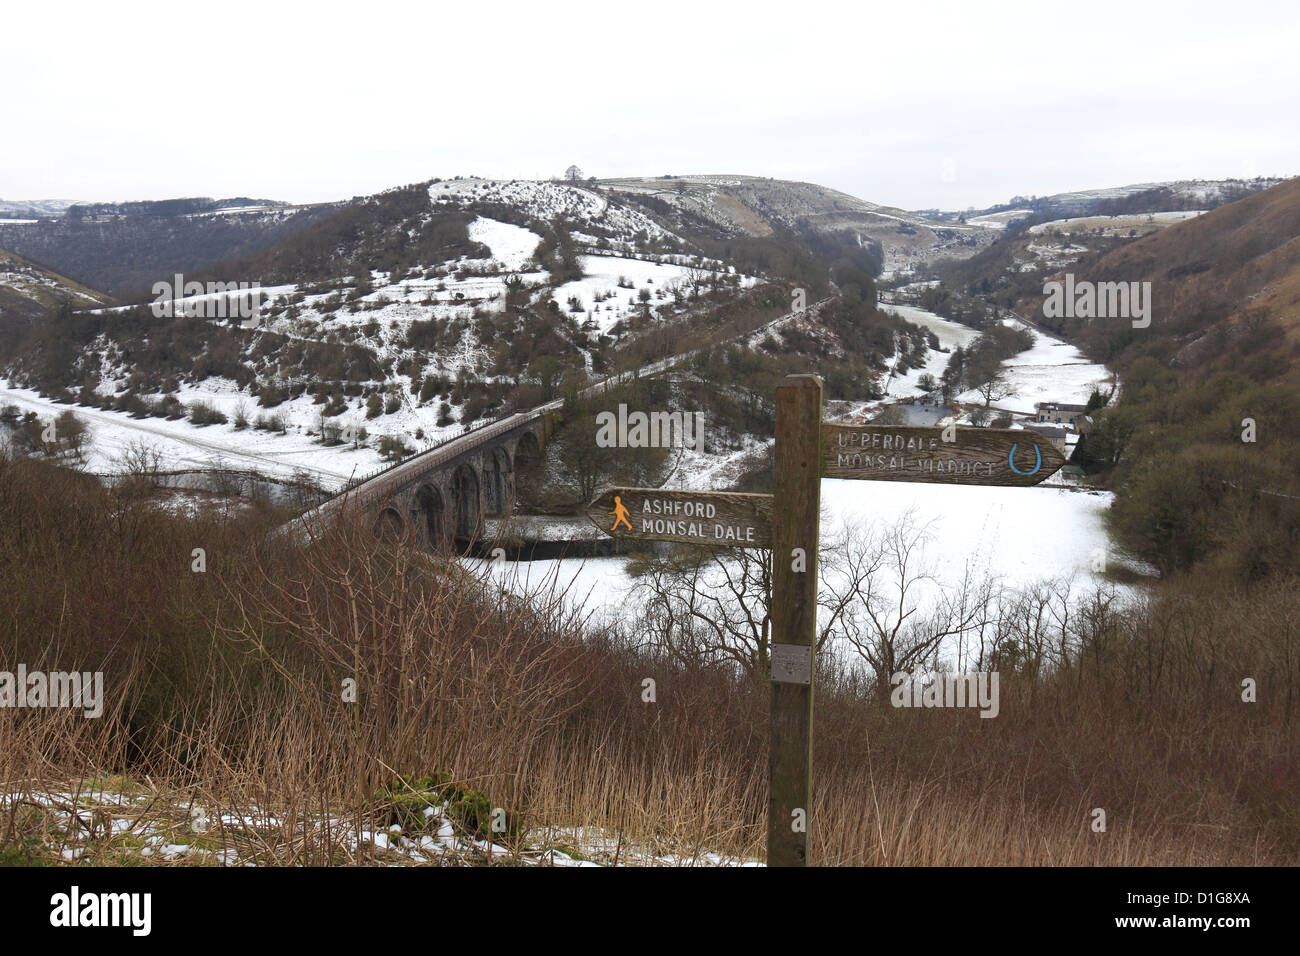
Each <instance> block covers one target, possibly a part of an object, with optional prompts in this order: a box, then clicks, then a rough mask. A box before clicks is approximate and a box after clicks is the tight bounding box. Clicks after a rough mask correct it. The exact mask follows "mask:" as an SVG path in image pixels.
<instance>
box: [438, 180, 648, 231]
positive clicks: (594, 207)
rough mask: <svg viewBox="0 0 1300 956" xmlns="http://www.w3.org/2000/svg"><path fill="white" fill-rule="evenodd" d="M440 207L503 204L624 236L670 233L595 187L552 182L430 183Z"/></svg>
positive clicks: (536, 214)
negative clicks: (612, 199) (607, 196)
mask: <svg viewBox="0 0 1300 956" xmlns="http://www.w3.org/2000/svg"><path fill="white" fill-rule="evenodd" d="M429 199H430V200H431V201H432V202H433V204H434V206H435V207H437V206H438V205H439V204H443V205H448V204H450V205H458V206H459V205H467V204H471V203H502V204H505V205H508V206H513V207H515V208H517V209H521V210H523V211H524V212H525V213H526V214H527V215H529V216H531V217H533V218H535V219H542V220H546V221H548V222H550V221H555V220H557V219H567V220H570V221H577V222H580V223H588V224H590V225H596V226H600V227H602V228H604V229H609V230H613V231H614V232H615V233H617V234H618V235H620V236H628V237H630V236H632V235H635V234H636V233H638V232H644V233H645V234H646V235H647V236H649V238H651V239H658V238H663V237H667V236H669V235H670V233H668V232H667V231H666V230H665V229H663V228H662V227H661V226H659V224H658V223H656V222H655V221H654V220H653V219H651V218H650V217H648V216H646V215H644V214H643V213H640V212H637V211H636V210H634V209H629V208H628V207H626V206H623V205H621V204H617V205H615V204H611V203H610V202H609V200H608V199H606V198H605V197H604V196H603V195H601V194H600V193H599V192H597V191H596V190H595V189H592V188H584V187H582V186H577V185H571V184H568V183H554V182H548V181H529V180H502V179H448V180H443V181H442V182H437V183H433V184H432V185H431V186H429Z"/></svg>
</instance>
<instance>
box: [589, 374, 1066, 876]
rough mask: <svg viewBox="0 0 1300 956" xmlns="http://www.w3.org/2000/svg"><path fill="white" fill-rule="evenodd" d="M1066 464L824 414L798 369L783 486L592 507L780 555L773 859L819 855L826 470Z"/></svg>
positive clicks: (595, 516) (622, 522) (898, 476)
mask: <svg viewBox="0 0 1300 956" xmlns="http://www.w3.org/2000/svg"><path fill="white" fill-rule="evenodd" d="M1063 464H1065V459H1064V457H1063V456H1062V455H1061V453H1060V452H1059V451H1057V450H1056V448H1055V447H1054V446H1053V445H1052V444H1051V442H1049V441H1048V440H1047V439H1046V438H1044V437H1043V436H1042V435H1038V434H1036V433H1034V432H1032V431H1027V430H1017V429H992V428H957V427H956V426H948V427H942V428H941V427H897V428H896V427H893V426H889V425H841V424H837V423H834V422H825V423H823V422H822V384H821V379H820V378H818V377H817V376H816V375H788V376H786V378H785V379H784V381H782V383H781V384H780V385H779V386H778V387H777V389H776V447H775V450H774V452H773V475H772V478H773V492H774V494H771V495H751V494H736V493H731V492H713V491H681V490H661V489H657V488H611V489H609V490H608V491H606V492H604V493H603V494H601V495H600V497H598V498H597V499H596V500H595V501H593V502H592V503H591V504H590V505H588V507H587V515H588V517H590V518H591V520H592V521H593V522H595V523H596V525H597V527H599V528H600V529H601V530H603V531H604V532H605V533H607V534H610V535H612V536H614V537H618V538H640V539H649V540H654V541H677V542H681V543H684V544H703V545H711V546H715V547H718V546H720V547H732V548H766V549H769V550H771V552H772V607H771V618H772V644H771V683H772V710H771V714H772V739H771V745H770V746H771V749H770V756H769V774H770V786H769V795H768V815H767V864H768V866H805V865H807V862H808V827H809V825H810V823H811V817H812V813H811V804H812V728H813V675H814V671H815V645H816V640H817V551H818V536H819V534H820V531H819V517H820V509H821V480H822V478H851V479H866V480H869V481H919V482H942V483H944V484H958V485H1002V486H1006V487H1026V486H1029V485H1036V484H1038V483H1039V482H1041V481H1043V480H1044V479H1045V478H1048V477H1049V476H1051V475H1052V474H1054V473H1055V472H1056V471H1057V470H1058V469H1059V468H1060V467H1061V466H1062V465H1063ZM778 502H779V505H778V504H777V503H778Z"/></svg>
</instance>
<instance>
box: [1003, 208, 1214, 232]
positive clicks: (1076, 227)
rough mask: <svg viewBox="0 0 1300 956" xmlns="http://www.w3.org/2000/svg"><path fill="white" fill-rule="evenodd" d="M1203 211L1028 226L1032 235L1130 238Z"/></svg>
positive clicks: (1181, 220)
mask: <svg viewBox="0 0 1300 956" xmlns="http://www.w3.org/2000/svg"><path fill="white" fill-rule="evenodd" d="M1204 212H1205V210H1204V209H1185V210H1175V211H1169V212H1152V213H1145V212H1144V213H1131V214H1127V215H1122V216H1077V217H1074V218H1071V219H1053V220H1052V221H1051V222H1040V223H1037V224H1035V225H1033V226H1030V227H1029V230H1028V231H1029V234H1030V235H1035V236H1039V235H1051V234H1053V233H1056V234H1060V235H1071V234H1075V233H1084V232H1087V233H1091V232H1097V231H1100V232H1101V233H1102V234H1103V235H1108V236H1115V235H1127V234H1128V233H1129V231H1130V230H1132V229H1136V230H1137V231H1138V232H1139V233H1145V232H1151V231H1153V230H1155V229H1161V228H1164V227H1165V226H1170V225H1173V224H1174V223H1176V222H1184V221H1185V220H1188V219H1195V218H1196V217H1197V216H1200V215H1203V214H1204Z"/></svg>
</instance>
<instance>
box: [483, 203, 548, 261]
mask: <svg viewBox="0 0 1300 956" xmlns="http://www.w3.org/2000/svg"><path fill="white" fill-rule="evenodd" d="M469 237H470V239H472V240H473V241H474V242H481V243H482V244H483V245H485V246H487V247H488V248H489V249H491V250H492V258H493V259H495V260H496V261H497V262H499V263H501V267H502V268H503V269H508V270H510V271H511V272H518V271H519V270H521V269H522V268H523V266H524V263H525V262H527V261H528V260H529V259H531V258H532V257H533V253H534V252H536V251H537V245H538V243H540V242H541V241H542V237H541V236H539V235H538V234H537V233H535V232H533V231H532V230H530V229H525V228H524V227H523V226H515V225H512V224H510V223H508V222H497V221H496V220H495V219H486V218H484V217H483V216H479V217H478V218H476V219H475V220H474V221H473V222H471V223H470V224H469Z"/></svg>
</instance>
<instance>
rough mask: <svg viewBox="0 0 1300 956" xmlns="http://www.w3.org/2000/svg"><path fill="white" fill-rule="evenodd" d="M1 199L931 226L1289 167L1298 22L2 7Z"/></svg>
mask: <svg viewBox="0 0 1300 956" xmlns="http://www.w3.org/2000/svg"><path fill="white" fill-rule="evenodd" d="M4 21H5V23H4V42H3V48H4V53H3V55H2V56H0V89H2V90H4V91H5V95H4V97H3V104H4V105H3V110H2V112H0V115H2V116H3V129H4V133H3V136H2V137H0V199H7V200H13V199H49V198H58V199H81V200H129V199H163V198H168V197H174V196H213V197H223V196H254V197H262V198H272V199H284V200H290V201H315V200H326V199H338V198H347V197H350V196H354V195H361V194H366V193H371V192H376V191H378V190H381V189H384V188H387V187H389V186H395V185H400V184H402V183H409V182H416V181H419V180H425V179H430V178H432V177H435V176H441V177H450V176H455V175H458V174H463V175H468V174H477V175H483V176H496V177H506V178H542V177H547V176H552V175H558V174H560V173H561V172H562V171H563V170H564V169H565V167H567V166H568V165H569V164H570V163H576V164H577V165H578V166H580V167H581V168H582V169H583V171H584V172H585V173H586V174H587V175H595V176H601V177H604V176H625V175H652V176H653V175H661V174H663V173H675V174H684V173H748V174H752V175H760V176H774V177H777V178H783V179H799V180H807V181H811V182H817V183H821V184H823V185H826V186H831V187H834V188H836V189H841V190H843V191H845V192H848V193H852V194H854V195H857V196H860V197H862V198H864V199H868V200H871V201H874V202H881V203H886V204H889V205H896V206H902V207H904V208H909V209H916V208H927V207H934V206H937V207H941V208H946V209H953V208H965V207H968V206H975V207H983V206H987V205H990V204H993V203H995V202H1000V201H1004V200H1006V199H1008V198H1010V197H1011V196H1013V195H1015V194H1017V193H1020V194H1038V195H1045V194H1049V193H1054V192H1063V191H1068V190H1074V189H1083V188H1092V187H1100V186H1112V185H1122V184H1126V183H1135V182H1151V181H1159V180H1168V179H1183V178H1220V177H1227V176H1257V175H1283V176H1290V175H1294V174H1296V173H1298V172H1300V158H1298V157H1300V122H1297V117H1298V116H1300V52H1297V49H1296V43H1297V39H1300V3H1296V2H1295V0H1289V2H1278V3H1271V2H1270V3H1263V2H1251V0H1240V2H1234V3H1222V2H1220V3H1213V4H1211V3H1195V2H1191V3H1189V2H1177V3H1159V4H1155V3H1144V2H1141V0H1127V2H1122V3H1110V2H1083V3H1080V2H1074V3H1053V2H1044V0H1039V2H1034V3H1018V2H1017V3H996V4H986V5H980V4H975V3H969V2H968V3H951V4H950V3H928V2H923V0H898V2H894V3H891V4H888V5H880V4H876V3H870V2H860V0H859V2H855V0H837V2H832V3H824V2H821V0H799V2H793V3H764V2H761V0H757V2H755V0H750V2H737V0H731V2H727V3H725V4H724V3H707V2H700V0H695V2H691V3H677V2H671V0H656V2H643V3H638V4H635V5H633V4H629V3H626V2H625V0H607V2H603V3H564V4H541V3H536V2H532V3H523V4H515V3H511V2H505V3H501V2H492V3H485V2H463V3H456V4H445V3H439V2H436V0H435V2H424V3H411V4H397V3H388V2H381V0H370V2H366V3H356V4H346V5H345V4H337V5H336V4H331V3H329V2H328V0H325V2H320V0H318V2H315V3H294V4H292V5H285V6H284V7H283V8H281V7H278V6H276V5H275V4H273V3H272V2H269V0H262V2H258V3H242V2H229V3H222V4H219V5H218V4H211V5H202V6H200V5H191V4H179V3H175V2H169V3H159V4H145V3H132V2H122V3H102V2H97V3H94V4H87V5H86V6H85V7H79V6H75V5H72V4H63V5H60V4H52V3H45V4H36V3H32V4H10V5H8V6H6V9H5V13H4Z"/></svg>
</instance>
